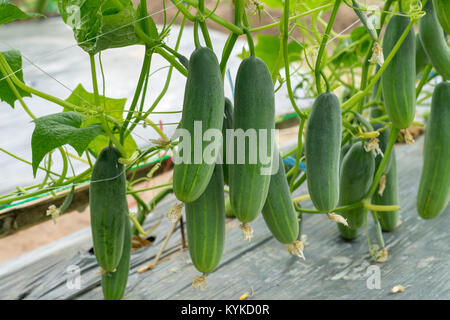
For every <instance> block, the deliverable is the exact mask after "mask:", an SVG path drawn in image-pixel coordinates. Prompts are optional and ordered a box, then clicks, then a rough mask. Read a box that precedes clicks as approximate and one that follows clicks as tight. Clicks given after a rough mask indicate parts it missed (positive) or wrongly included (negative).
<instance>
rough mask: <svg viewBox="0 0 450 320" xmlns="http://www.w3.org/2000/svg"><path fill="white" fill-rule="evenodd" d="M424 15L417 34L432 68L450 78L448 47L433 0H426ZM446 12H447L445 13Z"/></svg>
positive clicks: (449, 52)
mask: <svg viewBox="0 0 450 320" xmlns="http://www.w3.org/2000/svg"><path fill="white" fill-rule="evenodd" d="M423 9H424V11H425V12H426V15H425V16H423V17H422V18H421V19H420V20H419V36H420V41H422V46H423V49H424V50H425V53H426V54H427V56H428V59H430V61H431V64H432V65H433V67H434V69H436V71H437V72H438V73H439V74H440V75H441V76H442V77H443V78H444V79H446V80H449V79H450V48H449V46H448V44H447V37H446V36H445V35H444V30H443V29H442V27H441V26H440V24H439V22H438V20H437V17H436V12H435V10H434V8H433V2H432V1H427V3H426V5H425V7H424V8H423ZM447 14H448V13H447Z"/></svg>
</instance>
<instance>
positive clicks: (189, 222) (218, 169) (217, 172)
mask: <svg viewBox="0 0 450 320" xmlns="http://www.w3.org/2000/svg"><path fill="white" fill-rule="evenodd" d="M185 209H186V229H187V239H188V245H189V253H190V255H191V259H192V263H193V264H194V266H195V268H196V269H197V270H198V271H200V272H202V273H208V272H211V271H213V270H214V269H215V268H216V267H217V265H218V264H219V262H220V258H221V257H222V252H223V248H224V242H225V199H224V193H223V171H222V165H220V164H216V165H215V169H214V172H213V175H212V177H211V179H210V181H209V184H208V186H207V188H206V189H205V191H204V192H203V194H202V195H201V196H200V197H199V198H197V200H194V201H192V202H187V203H186V206H185Z"/></svg>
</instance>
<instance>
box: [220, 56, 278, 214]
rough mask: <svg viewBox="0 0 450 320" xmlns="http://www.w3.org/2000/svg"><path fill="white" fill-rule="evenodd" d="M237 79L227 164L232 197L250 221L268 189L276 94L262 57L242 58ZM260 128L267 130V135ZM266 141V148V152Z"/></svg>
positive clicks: (261, 204)
mask: <svg viewBox="0 0 450 320" xmlns="http://www.w3.org/2000/svg"><path fill="white" fill-rule="evenodd" d="M235 83H236V86H235V92H234V113H233V122H234V123H233V125H234V130H235V132H234V133H235V135H237V137H235V138H234V139H233V141H234V150H235V154H234V164H232V165H229V167H228V168H229V170H230V173H231V174H230V175H229V179H230V181H229V182H230V200H231V207H232V208H233V211H234V213H235V214H236V217H237V218H238V220H239V221H241V222H243V223H247V222H251V221H253V220H254V219H255V218H256V217H257V216H258V214H259V213H260V212H261V209H262V208H263V206H264V203H265V201H266V197H267V192H268V191H269V183H270V177H271V176H270V168H271V162H272V153H273V150H272V142H273V141H274V138H275V137H274V136H273V135H274V134H273V131H274V130H275V97H274V92H273V84H272V77H271V75H270V72H269V69H268V68H267V65H266V64H265V63H264V62H263V61H262V60H261V59H259V58H256V57H249V58H246V59H244V60H243V61H242V62H241V65H240V66H239V70H238V73H237V76H236V82H235ZM249 129H250V130H249ZM261 129H262V130H263V131H264V132H265V133H267V134H266V139H264V136H263V135H262V132H263V131H262V130H261ZM244 134H248V136H247V137H244ZM261 142H262V143H261ZM244 143H245V146H244V145H243V144H244ZM264 143H265V145H266V146H267V148H266V152H264V153H263V152H262V151H263V149H262V144H264ZM261 154H263V157H265V158H266V159H264V158H263V157H261ZM265 162H266V163H265ZM264 171H269V172H264Z"/></svg>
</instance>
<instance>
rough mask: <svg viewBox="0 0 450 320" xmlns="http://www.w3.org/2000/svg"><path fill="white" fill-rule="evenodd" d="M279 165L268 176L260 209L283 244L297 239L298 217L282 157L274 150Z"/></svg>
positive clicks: (267, 223) (269, 226)
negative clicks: (265, 196) (262, 205)
mask: <svg viewBox="0 0 450 320" xmlns="http://www.w3.org/2000/svg"><path fill="white" fill-rule="evenodd" d="M275 156H276V157H278V158H279V167H278V171H277V173H276V174H275V175H273V176H272V177H271V178H270V186H269V193H268V194H267V198H266V203H265V204H264V207H263V209H262V215H263V217H264V221H265V222H266V225H267V227H268V228H269V230H270V232H271V233H272V234H273V236H274V237H275V239H277V240H278V241H280V242H281V243H284V244H290V243H292V242H294V241H295V240H297V236H298V232H299V228H298V218H297V213H296V212H295V209H294V205H293V203H292V198H291V192H290V190H289V185H288V182H287V179H286V174H285V169H284V165H283V159H282V158H281V156H280V155H279V152H278V150H276V155H275Z"/></svg>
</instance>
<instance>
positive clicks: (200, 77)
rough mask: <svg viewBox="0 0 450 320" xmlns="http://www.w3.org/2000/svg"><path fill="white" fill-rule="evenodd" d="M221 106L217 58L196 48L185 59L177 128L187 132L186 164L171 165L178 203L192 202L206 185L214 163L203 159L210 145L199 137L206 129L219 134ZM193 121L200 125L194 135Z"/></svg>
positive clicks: (222, 106)
mask: <svg viewBox="0 0 450 320" xmlns="http://www.w3.org/2000/svg"><path fill="white" fill-rule="evenodd" d="M224 104H225V100H224V95H223V81H222V75H221V73H220V68H219V62H218V61H217V57H216V55H215V54H214V52H213V51H212V50H211V49H209V48H204V47H200V48H197V49H196V50H195V51H194V52H193V53H192V55H191V57H190V59H189V68H188V76H187V81H186V87H185V93H184V102H183V113H182V121H181V126H180V127H181V129H185V130H187V131H188V132H189V133H190V140H191V141H190V154H189V155H187V158H188V161H181V163H177V162H175V166H174V172H173V189H174V193H175V195H176V197H177V198H178V200H180V201H183V202H189V201H194V200H195V199H197V198H198V197H200V195H201V194H202V193H203V191H205V189H206V186H207V185H208V183H209V179H210V178H211V176H212V173H213V171H214V165H215V163H214V162H213V163H207V162H206V161H205V159H204V158H203V152H204V151H205V148H206V147H207V146H208V145H209V144H210V143H211V142H210V141H203V134H204V133H205V131H206V130H208V129H216V130H218V131H219V132H221V130H222V124H223V114H224V113H223V112H224ZM197 121H200V122H201V124H202V129H201V132H194V125H195V124H194V122H197ZM198 131H199V130H198ZM199 134H201V137H199V136H198V135H199ZM196 140H198V141H199V142H200V141H202V142H201V143H199V144H201V148H198V147H199V146H198V144H197V149H201V150H197V151H198V152H197V154H196V155H194V153H195V152H194V151H195V148H194V145H195V141H196ZM180 144H181V142H180ZM199 151H201V153H202V154H199ZM183 152H184V151H183ZM186 162H189V163H186Z"/></svg>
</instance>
